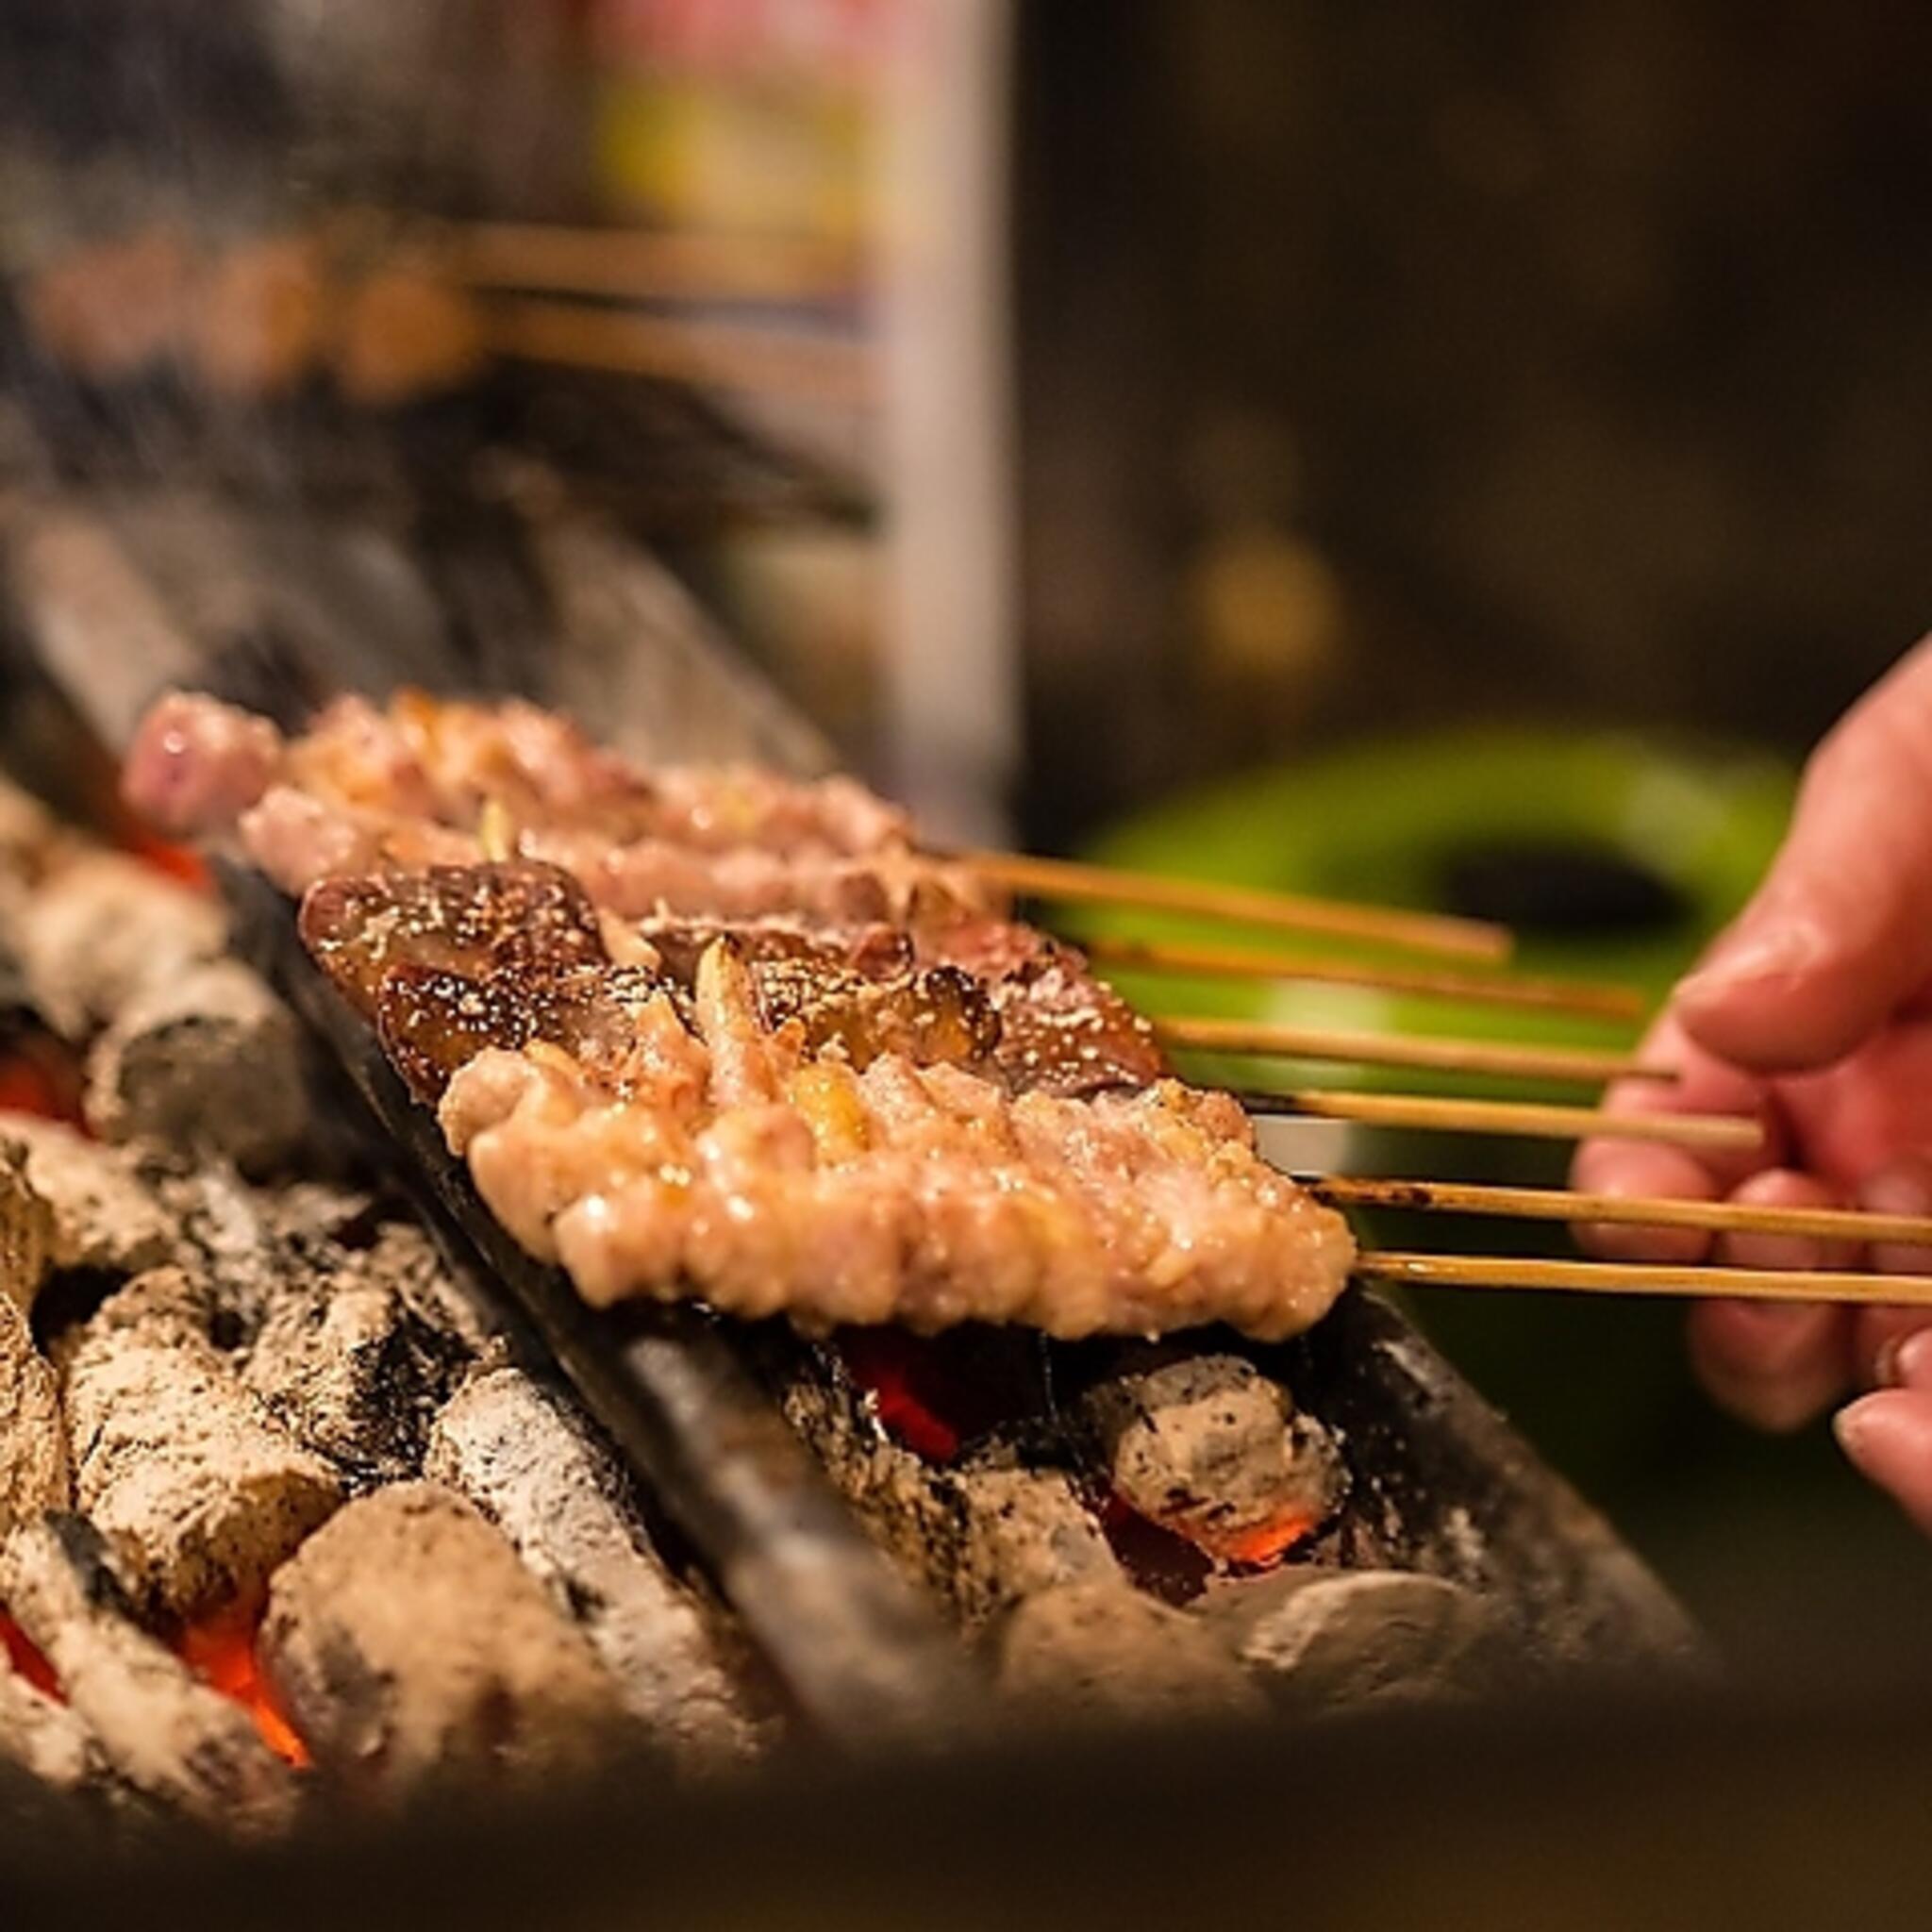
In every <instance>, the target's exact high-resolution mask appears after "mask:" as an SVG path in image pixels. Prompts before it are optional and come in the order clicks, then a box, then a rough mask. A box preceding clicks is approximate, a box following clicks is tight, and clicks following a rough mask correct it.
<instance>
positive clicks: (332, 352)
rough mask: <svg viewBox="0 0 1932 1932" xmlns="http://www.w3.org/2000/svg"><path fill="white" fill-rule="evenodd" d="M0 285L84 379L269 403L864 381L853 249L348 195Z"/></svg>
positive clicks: (387, 404)
mask: <svg viewBox="0 0 1932 1932" xmlns="http://www.w3.org/2000/svg"><path fill="white" fill-rule="evenodd" d="M10 280H11V284H12V288H13V293H14V298H15V303H16V306H17V308H18V310H19V313H20V316H21V318H22V322H23V325H24V327H25V332H26V335H27V337H28V339H29V341H31V342H32V344H33V346H34V347H35V349H36V350H37V352H38V353H39V354H40V355H42V357H44V358H47V359H48V360H49V361H51V362H52V363H54V364H55V365H56V366H58V368H60V369H62V370H63V371H65V372H66V373H67V374H69V375H72V376H74V377H76V378H78V379H80V380H82V381H86V382H89V383H94V384H104V385H111V384H115V383H121V382H127V381H132V380H137V379H140V378H142V377H146V376H150V375H156V374H158V373H160V372H162V371H173V372H175V374H177V375H180V376H181V377H182V378H183V379H184V380H186V381H188V382H189V383H191V384H192V386H193V387H194V388H195V389H197V390H199V391H203V392H206V393H208V394H210V395H213V396H216V397H224V398H230V399H235V400H244V401H249V402H265V401H271V400H274V399H275V398H278V397H283V396H287V395H290V394H292V393H294V392H295V391H298V390H300V389H302V388H303V387H304V386H305V385H308V384H309V383H311V382H318V381H319V382H324V383H325V384H327V385H328V386H329V387H330V388H332V389H333V390H334V391H336V393H338V394H339V395H340V396H341V398H342V399H343V400H344V401H346V402H348V403H350V404H352V405H354V406H358V407H365V408H391V407H395V406H398V405H403V404H408V403H412V402H417V401H422V400H425V399H428V398H432V397H435V396H439V395H443V394H447V393H450V392H452V391H458V390H460V389H462V388H464V387H465V386H467V385H468V384H470V383H472V382H474V381H475V379H476V378H477V377H478V376H479V375H481V374H482V373H483V372H484V371H486V370H487V369H489V368H490V367H491V366H492V365H494V364H497V363H518V364H538V365H547V366H552V367H562V368H573V369H578V370H588V371H596V372H603V373H606V374H609V375H624V376H644V377H649V378H651V379H654V380H657V381H660V382H668V383H674V384H679V385H685V386H692V387H697V388H700V389H706V390H714V391H732V392H740V393H744V394H764V395H776V396H785V397H804V398H808V399H809V400H811V401H813V402H814V403H818V404H825V405H831V406H834V407H840V408H858V407H860V406H862V405H863V404H864V403H865V402H866V401H867V400H868V399H869V397H870V395H871V366H870V362H869V359H868V352H867V350H866V349H865V348H864V346H863V345H862V344H860V343H858V342H857V341H853V340H852V339H851V338H850V335H849V333H848V332H847V331H845V330H844V329H843V328H841V327H840V326H837V325H833V323H834V322H836V319H837V318H838V317H840V316H841V315H842V314H843V313H844V312H845V311H846V310H848V309H849V308H850V306H851V304H852V301H853V298H854V295H855V293H856V276H855V272H854V268H853V265H852V263H851V261H850V260H849V258H847V257H846V256H845V255H843V254H842V253H841V252H837V251H829V250H826V249H824V248H822V247H816V246H810V245H802V244H793V245H785V244H779V243H774V242H770V241H764V240H760V241H758V242H757V243H756V244H755V245H754V244H753V243H751V242H747V241H746V240H743V239H740V238H733V237H728V236H706V235H675V234H661V233H650V232H645V231H641V230H625V229H597V228H570V227H560V226H554V225H542V224H528V225H525V224H500V223H479V224H469V225H460V224H448V225H436V226H431V225H426V224H425V223H423V222H420V221H403V220H401V219H391V218H389V217H385V216H381V215H372V214H370V213H368V212H364V211H358V210H343V211H340V212H337V213H334V214H325V215H321V216H319V217H317V218H315V219H313V220H310V221H308V222H305V223H301V224H295V225H289V226H287V227H285V228H277V229H274V230H270V231H267V232H261V233H248V234H240V235H229V236H215V235H200V234H196V233H193V232H191V231H190V230H188V229H187V228H185V227H184V226H183V225H180V224H178V223H175V222H169V221H153V222H148V223H144V224H137V225H129V226H126V227H125V228H123V229H119V230H115V231H112V232H108V233H104V234H100V235H95V236H91V237H88V238H86V239H84V240H76V241H73V242H68V243H66V244H64V245H60V246H53V247H46V248H43V249H42V250H41V251H39V253H38V255H37V258H36V259H34V260H33V261H31V262H30V263H16V264H14V265H13V266H12V268H11V272H10ZM720 311H728V319H721V316H720ZM828 319H830V320H828Z"/></svg>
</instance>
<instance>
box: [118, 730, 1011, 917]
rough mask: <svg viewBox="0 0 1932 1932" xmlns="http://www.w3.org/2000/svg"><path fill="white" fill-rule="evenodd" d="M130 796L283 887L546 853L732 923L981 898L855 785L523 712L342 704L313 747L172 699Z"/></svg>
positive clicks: (607, 881)
mask: <svg viewBox="0 0 1932 1932" xmlns="http://www.w3.org/2000/svg"><path fill="white" fill-rule="evenodd" d="M126 786H127V792H128V796H129V798H130V800H131V801H132V802H133V803H134V804H135V805H136V806H137V807H138V808H140V809H141V810H142V812H143V813H144V814H145V815H146V816H147V817H148V818H150V819H151V820H153V821H154V822H155V824H157V825H158V826H159V827H160V828H161V829H163V830H166V831H169V832H172V833H173V834H175V836H177V837H190V836H203V837H206V836H216V837H226V836H229V835H231V834H232V835H235V836H238V837H239V838H240V840H241V842H242V849H243V850H244V851H245V852H246V853H247V854H248V856H249V858H251V859H253V860H254V862H255V863H256V864H257V865H258V866H259V867H260V868H261V869H262V871H264V872H265V873H267V874H269V876H270V877H271V878H273V879H274V880H275V883H276V884H277V885H279V886H280V887H281V888H282V889H283V890H284V891H288V892H291V893H300V892H302V891H306V890H307V889H308V887H309V886H310V885H312V884H313V883H314V882H315V881H316V880H317V879H319V878H327V877H331V876H335V875H338V874H350V873H358V872H368V871H373V870H375V869H376V868H377V867H379V866H382V865H404V866H408V865H420V864H429V863H437V862H447V863H455V864H461V863H463V862H465V861H469V860H475V859H477V858H485V857H493V858H504V857H520V858H539V859H548V860H550V861H551V862H553V863H555V864H558V865H561V866H562V867H564V869H565V870H567V871H569V872H570V873H572V874H575V876H576V877H577V878H578V879H579V880H581V881H582V883H583V885H584V887H585V889H586V890H587V891H589V892H590V893H591V896H592V897H593V898H594V899H595V900H596V901H597V902H598V904H599V905H602V906H606V907H608V908H611V909H612V910H614V911H617V912H620V913H625V914H628V915H631V916H633V917H641V916H644V915H646V914H651V913H656V912H659V911H671V912H676V913H689V914H693V915H698V916H715V917H724V918H733V919H739V918H758V917H759V916H760V915H763V914H766V913H772V912H779V913H794V914H796V913H801V912H802V913H805V914H807V915H808V916H810V917H814V918H822V919H829V920H836V921H841V922H845V921H857V920H866V919H878V918H884V917H887V916H889V915H892V914H895V913H896V912H897V911H898V910H899V909H900V908H903V906H904V904H905V903H906V901H907V900H908V897H909V896H910V894H911V893H912V892H913V891H914V890H915V889H916V888H918V887H920V886H922V885H924V886H927V887H931V888H935V889H938V890H942V891H945V892H946V893H948V894H949V895H951V896H953V897H955V898H957V899H958V900H959V901H961V903H963V904H965V905H968V906H972V907H983V906H985V905H986V903H987V902H986V900H985V898H984V895H983V894H982V893H981V892H980V891H979V889H978V887H977V885H976V884H975V882H974V880H973V878H972V875H971V874H969V873H967V872H966V871H965V870H964V869H963V868H960V867H958V866H951V865H948V864H946V863H945V862H944V861H943V860H941V859H939V858H934V857H932V856H930V855H928V854H924V853H921V852H919V851H918V850H917V849H916V848H915V847H914V845H913V843H912V841H911V837H910V831H909V827H908V824H907V821H906V819H905V817H904V815H903V814H902V813H900V812H899V811H897V810H896V809H895V808H892V807H891V806H889V805H887V804H886V803H885V802H884V801H883V800H882V799H879V798H877V797H875V796H874V794H873V793H871V792H870V791H866V789H865V788H864V787H863V786H861V785H858V784H857V783H855V782H854V781H853V780H852V779H849V778H842V777H833V778H824V779H820V780H817V781H814V782H810V783H802V782H799V781H796V780H792V779H788V778H782V777H779V776H777V775H776V774H772V773H769V772H764V771H760V770H758V769H755V768H751V767H741V766H725V767H695V766H693V767H667V768H664V769H662V770H658V771H653V772H650V773H645V772H643V771H641V770H640V769H639V768H638V767H637V766H635V765H634V764H632V763H630V762H629V761H628V760H626V759H625V758H620V757H618V756H617V755H616V754H614V753H611V752H608V751H605V750H603V749H601V748H599V747H598V746H596V745H593V744H591V742H590V741H589V740H587V739H586V738H585V737H584V736H583V734H582V733H581V732H579V731H578V730H577V729H576V727H575V725H573V724H570V723H569V721H568V720H565V719H562V718H559V717H558V716H557V715H556V714H554V713H552V712H548V711H544V710H541V709H540V708H538V707H536V706H534V705H528V704H523V703H519V702H515V701H511V702H508V703H505V704H501V705H472V704H458V703H445V702H441V701H438V700H435V699H431V698H429V697H426V696H425V695H424V694H422V693H420V692H404V693H403V694H401V695H399V696H398V697H396V698H395V699H393V700H392V701H391V703H390V705H389V706H388V707H387V708H378V707H376V706H375V705H372V704H370V703H369V702H368V701H367V700H365V699H362V698H356V697H347V698H341V699H338V700H337V701H336V702H335V703H334V704H332V705H330V706H329V707H328V708H326V709H325V710H324V711H323V712H322V714H321V715H320V716H319V717H318V718H317V720H316V722H315V724H314V725H313V726H312V727H311V728H310V729H309V730H308V731H307V732H305V733H303V734H302V735H301V736H299V737H297V738H294V739H285V738H284V737H283V735H282V734H281V733H280V732H279V731H277V730H276V729H275V726H274V725H273V724H270V723H269V722H268V721H267V720H266V719H262V718H258V717H255V716H253V715H251V714H250V713H248V712H246V711H242V710H239V709H238V708H235V707H233V706H231V705H225V704H222V703H220V702H219V701H217V700H215V699H212V698H208V697H200V696H190V695H186V694H182V693H175V694H174V695H171V696H169V697H166V698H163V699H162V700H161V701H160V702H159V703H158V705H156V706H155V707H154V708H153V709H152V710H151V711H150V712H149V714H148V716H147V718H146V719H145V720H144V721H143V723H142V727H141V729H140V731H139V733H138V734H137V736H136V739H135V742H134V745H133V747H132V749H131V750H130V752H129V754H128V760H127V771H126Z"/></svg>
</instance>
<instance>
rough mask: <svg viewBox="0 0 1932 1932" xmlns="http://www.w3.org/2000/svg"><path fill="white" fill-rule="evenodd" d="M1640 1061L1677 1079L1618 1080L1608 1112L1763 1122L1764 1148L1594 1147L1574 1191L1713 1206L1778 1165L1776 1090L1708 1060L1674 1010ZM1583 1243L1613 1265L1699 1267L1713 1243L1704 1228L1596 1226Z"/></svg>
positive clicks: (1654, 1031) (1584, 1153) (1607, 1098)
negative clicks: (1690, 1264)
mask: <svg viewBox="0 0 1932 1932" xmlns="http://www.w3.org/2000/svg"><path fill="white" fill-rule="evenodd" d="M1640 1058H1641V1059H1642V1060H1644V1061H1645V1062H1646V1063H1647V1064H1651V1065H1656V1066H1658V1067H1662V1068H1668V1069H1671V1070H1673V1071H1674V1073H1675V1074H1676V1076H1677V1077H1676V1078H1675V1079H1673V1080H1650V1079H1644V1080H1620V1081H1618V1082H1616V1083H1615V1084H1614V1085H1613V1086H1612V1087H1610V1088H1609V1089H1608V1090H1607V1091H1606V1093H1605V1095H1604V1101H1603V1105H1604V1109H1605V1111H1606V1112H1607V1113H1619V1114H1630V1113H1720V1114H1724V1113H1729V1114H1741V1115H1746V1116H1756V1117H1757V1120H1758V1121H1759V1122H1760V1124H1762V1128H1763V1134H1762V1139H1761V1141H1760V1144H1759V1145H1758V1146H1757V1148H1755V1149H1753V1150H1751V1151H1750V1152H1748V1153H1742V1154H1732V1153H1725V1152H1722V1151H1707V1150H1699V1151H1696V1152H1693V1151H1691V1149H1689V1148H1684V1147H1665V1146H1661V1145H1659V1144H1657V1142H1655V1141H1605V1140H1597V1141H1584V1142H1583V1143H1582V1145H1581V1146H1579V1147H1578V1148H1577V1150H1576V1158H1575V1159H1574V1161H1573V1162H1572V1164H1571V1171H1570V1173H1571V1185H1572V1186H1573V1187H1574V1188H1577V1189H1579V1190H1581V1191H1585V1192H1587V1193H1594V1194H1611V1195H1614V1196H1616V1197H1617V1198H1618V1199H1620V1200H1642V1199H1655V1198H1659V1197H1661V1198H1663V1199H1667V1200H1688V1201H1714V1200H1719V1199H1722V1198H1723V1197H1724V1195H1726V1194H1728V1193H1729V1192H1730V1191H1731V1190H1732V1189H1734V1188H1736V1187H1738V1186H1739V1185H1740V1184H1741V1183H1742V1182H1744V1181H1747V1180H1749V1179H1750V1178H1751V1177H1752V1176H1753V1175H1754V1174H1762V1173H1764V1172H1766V1171H1768V1170H1769V1169H1772V1168H1774V1167H1776V1166H1778V1165H1779V1164H1780V1162H1781V1160H1782V1158H1783V1156H1784V1151H1785V1135H1784V1132H1783V1128H1782V1125H1781V1123H1780V1122H1779V1120H1778V1117H1777V1109H1776V1106H1775V1103H1774V1099H1773V1095H1772V1091H1771V1089H1770V1088H1769V1087H1768V1086H1767V1085H1766V1084H1765V1083H1764V1082H1763V1081H1761V1080H1757V1079H1754V1078H1753V1077H1751V1076H1750V1075H1749V1074H1741V1073H1740V1072H1739V1071H1738V1070H1737V1069H1736V1068H1735V1067H1731V1066H1728V1065H1726V1064H1725V1063H1724V1061H1723V1060H1720V1059H1718V1058H1716V1057H1715V1056H1713V1055H1711V1054H1708V1053H1707V1052H1706V1051H1705V1050H1704V1049H1703V1048H1702V1047H1700V1046H1699V1045H1697V1043H1696V1042H1695V1041H1692V1040H1691V1038H1690V1037H1689V1035H1687V1034H1686V1033H1685V1032H1684V1030H1683V1028H1682V1027H1681V1026H1680V1025H1679V1024H1677V1021H1676V1019H1675V1017H1674V1015H1673V1014H1671V1013H1670V1012H1669V1011H1666V1012H1665V1013H1664V1014H1662V1015H1661V1016H1660V1017H1659V1018H1658V1020H1657V1023H1656V1024H1655V1025H1653V1026H1652V1028H1651V1029H1650V1032H1649V1034H1648V1035H1647V1036H1646V1037H1645V1040H1644V1042H1643V1047H1642V1050H1641V1055H1640ZM1576 1238H1577V1240H1578V1241H1579V1242H1580V1243H1581V1244H1582V1245H1583V1246H1584V1247H1585V1248H1587V1249H1588V1250H1589V1251H1590V1252H1591V1253H1592V1254H1596V1255H1601V1256H1603V1257H1605V1258H1606V1259H1608V1260H1626V1261H1628V1260H1654V1261H1678V1262H1695V1261H1701V1260H1703V1259H1704V1258H1705V1257H1706V1255H1707V1254H1708V1252H1709V1250H1710V1244H1711V1241H1710V1236H1709V1235H1708V1234H1707V1233H1704V1232H1702V1231H1700V1230H1698V1229H1696V1228H1647V1227H1631V1226H1624V1225H1622V1224H1618V1225H1609V1224H1585V1225H1582V1226H1579V1227H1578V1228H1577V1229H1576Z"/></svg>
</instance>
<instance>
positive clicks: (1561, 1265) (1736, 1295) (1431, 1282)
mask: <svg viewBox="0 0 1932 1932" xmlns="http://www.w3.org/2000/svg"><path fill="white" fill-rule="evenodd" d="M1355 1272H1356V1274H1357V1275H1359V1276H1364V1277H1366V1278H1368V1279H1370V1280H1374V1281H1397V1282H1403V1283H1406V1284H1407V1285H1408V1286H1410V1287H1416V1288H1505V1289H1550V1290H1555V1291H1557V1292H1559V1293H1566V1294H1668V1295H1721V1296H1724V1297H1726V1298H1730V1299H1735V1300H1740V1301H1763V1302H1843V1303H1853V1304H1867V1305H1870V1304H1875V1305H1878V1306H1881V1307H1883V1306H1895V1307H1932V1274H1861V1273H1855V1272H1853V1271H1851V1270H1848V1269H1833V1268H1791V1269H1782V1268H1709V1267H1699V1266H1691V1265H1682V1264H1676V1263H1664V1262H1646V1263H1635V1262H1624V1261H1541V1260H1525V1259H1524V1258H1523V1257H1521V1256H1514V1255H1511V1256H1502V1255H1407V1254H1395V1253H1387V1252H1385V1253H1376V1254H1366V1255H1362V1256H1360V1257H1357V1262H1356V1268H1355Z"/></svg>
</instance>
